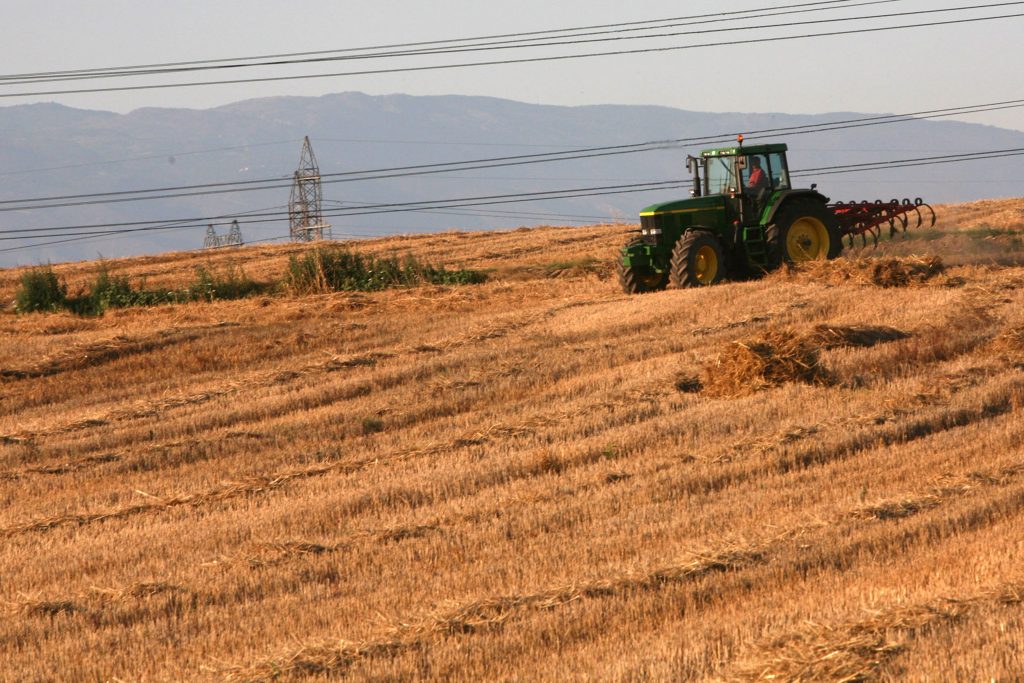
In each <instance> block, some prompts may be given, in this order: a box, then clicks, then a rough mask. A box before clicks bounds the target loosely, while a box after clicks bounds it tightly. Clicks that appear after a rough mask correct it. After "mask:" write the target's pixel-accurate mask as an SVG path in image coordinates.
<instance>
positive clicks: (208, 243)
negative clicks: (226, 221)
mask: <svg viewBox="0 0 1024 683" xmlns="http://www.w3.org/2000/svg"><path fill="white" fill-rule="evenodd" d="M240 246H242V227H241V226H240V225H238V220H237V219H235V220H233V221H231V230H229V231H228V234H226V235H218V234H217V231H216V230H214V229H213V223H211V224H210V225H208V226H207V227H206V239H205V240H203V249H218V248H220V247H240Z"/></svg>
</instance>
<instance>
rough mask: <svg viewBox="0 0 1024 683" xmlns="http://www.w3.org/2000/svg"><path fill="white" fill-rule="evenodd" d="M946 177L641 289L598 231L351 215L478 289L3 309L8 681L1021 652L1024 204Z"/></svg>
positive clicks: (6, 279)
mask: <svg viewBox="0 0 1024 683" xmlns="http://www.w3.org/2000/svg"><path fill="white" fill-rule="evenodd" d="M939 210H940V214H941V216H942V220H941V222H940V225H939V226H938V229H937V230H934V231H920V232H918V233H917V234H916V235H912V236H910V237H909V238H908V239H906V240H896V241H894V242H888V241H886V242H884V243H883V244H882V245H881V246H880V247H879V248H878V249H867V250H855V251H851V252H848V254H847V255H846V256H844V257H843V258H841V259H840V260H838V261H836V262H833V263H829V264H817V265H816V266H815V267H811V268H806V269H799V270H795V271H788V272H778V273H774V274H772V275H769V276H768V277H766V278H764V279H762V280H759V281H752V282H741V283H727V284H724V285H721V286H716V287H713V288H707V289H701V290H675V291H666V292H662V293H658V294H652V295H644V296H638V297H629V296H626V295H624V294H622V293H621V292H620V290H619V288H618V285H617V283H616V282H615V280H614V277H613V276H612V272H611V268H610V263H611V260H612V258H613V255H614V252H615V250H616V249H617V247H618V246H619V245H621V243H622V242H623V241H624V240H625V238H626V230H627V228H625V227H622V226H593V227H587V228H556V227H552V228H538V229H531V230H518V231H511V232H479V233H448V234H441V235H421V236H411V237H395V238H389V239H381V240H373V241H366V242H360V243H358V244H356V245H354V246H353V248H355V249H358V250H359V251H361V252H363V253H367V254H369V253H373V254H376V255H390V254H398V255H402V254H406V253H411V254H413V255H415V256H416V257H417V258H419V259H421V260H422V261H425V262H438V263H439V262H444V263H447V264H448V265H452V266H465V267H470V268H479V269H484V270H486V271H487V272H488V273H489V274H490V277H489V279H488V281H487V282H486V283H484V284H479V285H467V286H457V287H456V286H452V287H441V286H424V287H415V288H407V289H394V290H389V291H384V292H376V293H331V294H322V295H307V296H292V295H287V294H278V295H266V296H259V297H254V298H250V299H244V300H239V301H226V302H213V303H192V304H187V305H177V306H160V307H153V308H133V309H121V310H113V311H109V312H108V313H107V314H106V315H104V316H102V317H77V316H74V315H72V314H70V313H60V314H57V313H54V314H29V315H15V314H14V313H13V311H11V310H9V308H10V307H9V306H7V309H8V310H5V312H4V313H3V314H2V315H0V321H2V325H0V501H2V504H0V611H2V612H3V618H2V619H0V651H2V652H3V657H2V658H0V659H2V661H3V666H2V667H0V680H3V681H46V680H81V681H87V680H94V681H100V680H125V681H171V680H209V681H219V680H233V681H243V680H244V681H265V680H305V679H313V680H327V679H334V678H345V677H350V678H352V679H354V680H395V679H400V680H421V679H428V680H480V679H492V680H493V679H506V680H565V679H573V680H595V679H599V680H623V681H627V680H629V681H632V680H694V679H695V680H706V679H710V680H761V679H764V680H769V679H770V680H806V681H811V680H884V679H888V678H892V677H901V678H903V679H905V680H921V681H924V680H953V679H958V678H959V679H962V680H989V679H995V680H1011V679H1014V678H1015V677H1017V676H1020V675H1021V672H1022V671H1024V651H1022V650H1021V647H1020V643H1021V642H1024V605H1022V604H1021V603H1022V601H1024V569H1022V567H1024V541H1022V539H1024V536H1022V533H1021V530H1022V529H1024V419H1022V411H1024V245H1022V239H1021V236H1022V234H1024V201H1014V200H1005V201H991V202H976V203H973V204H970V205H959V206H951V207H940V209H939ZM297 251H298V248H297V247H290V246H288V247H256V248H246V249H242V250H238V251H224V252H216V253H214V254H212V255H209V254H196V253H190V254H168V255H162V256H153V257H145V258H137V259H128V260H119V261H113V262H109V263H107V264H106V267H107V268H109V269H110V271H111V272H112V273H114V274H123V275H127V276H128V277H130V278H131V279H132V280H133V281H137V280H139V279H141V278H145V282H146V286H147V287H157V286H168V287H175V286H183V284H184V283H187V282H188V281H189V279H190V278H191V277H193V272H194V268H195V266H197V265H203V266H206V267H210V268H214V269H217V268H226V267H228V266H232V267H236V268H241V269H242V270H244V272H245V273H246V274H247V275H248V276H250V277H253V278H256V279H263V280H269V279H272V278H276V277H279V276H280V275H281V273H282V272H283V271H284V269H285V268H286V265H287V258H288V256H289V254H292V253H296V252H297ZM936 257H939V258H941V263H940V262H939V261H937V260H936ZM97 267H98V264H96V263H80V264H69V265H63V266H57V267H55V270H56V271H57V272H58V273H59V274H60V275H61V277H63V278H64V279H65V280H66V281H67V283H68V285H69V288H70V289H71V290H72V291H73V290H75V289H76V288H80V287H82V286H84V285H85V284H86V283H87V282H88V281H89V280H90V279H91V278H92V277H94V274H95V272H96V270H97ZM20 275H21V271H17V270H9V271H0V302H3V303H4V304H5V306H6V305H7V304H9V303H10V302H11V301H13V298H14V292H15V289H16V287H17V284H18V279H19V277H20Z"/></svg>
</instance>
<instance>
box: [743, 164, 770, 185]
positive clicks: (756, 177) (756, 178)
mask: <svg viewBox="0 0 1024 683" xmlns="http://www.w3.org/2000/svg"><path fill="white" fill-rule="evenodd" d="M767 184H768V178H767V177H765V175H764V171H763V170H761V169H760V168H755V169H754V170H753V171H751V172H750V180H748V181H747V187H749V188H750V189H752V190H760V189H761V188H762V187H765V186H766V185H767Z"/></svg>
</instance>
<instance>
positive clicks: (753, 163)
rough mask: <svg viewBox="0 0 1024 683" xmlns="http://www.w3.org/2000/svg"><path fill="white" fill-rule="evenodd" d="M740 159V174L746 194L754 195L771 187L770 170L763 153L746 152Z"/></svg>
mask: <svg viewBox="0 0 1024 683" xmlns="http://www.w3.org/2000/svg"><path fill="white" fill-rule="evenodd" d="M741 161H742V162H743V163H741V164H740V167H741V169H742V170H741V171H740V176H741V178H742V180H743V187H744V192H745V193H746V194H753V195H756V194H758V193H763V192H765V191H766V190H768V189H770V188H771V186H772V182H771V176H770V170H769V168H768V162H767V160H766V159H765V156H764V155H763V154H748V155H747V156H745V157H741Z"/></svg>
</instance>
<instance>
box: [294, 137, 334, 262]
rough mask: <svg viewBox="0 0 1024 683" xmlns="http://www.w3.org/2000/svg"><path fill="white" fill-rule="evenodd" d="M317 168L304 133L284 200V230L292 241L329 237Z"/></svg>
mask: <svg viewBox="0 0 1024 683" xmlns="http://www.w3.org/2000/svg"><path fill="white" fill-rule="evenodd" d="M322 197H323V194H322V191H321V187H320V168H319V167H318V166H317V163H316V156H314V154H313V147H312V146H311V145H310V144H309V136H308V135H307V136H306V137H305V139H304V140H303V142H302V156H301V157H300V158H299V169H298V170H297V171H295V175H294V181H293V182H292V191H291V196H290V197H289V199H288V224H289V227H288V230H289V235H290V237H291V240H292V242H312V241H314V240H322V239H324V236H325V235H326V238H327V239H331V226H330V225H328V224H327V223H325V222H324V215H323V210H322V209H321V202H322Z"/></svg>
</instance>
